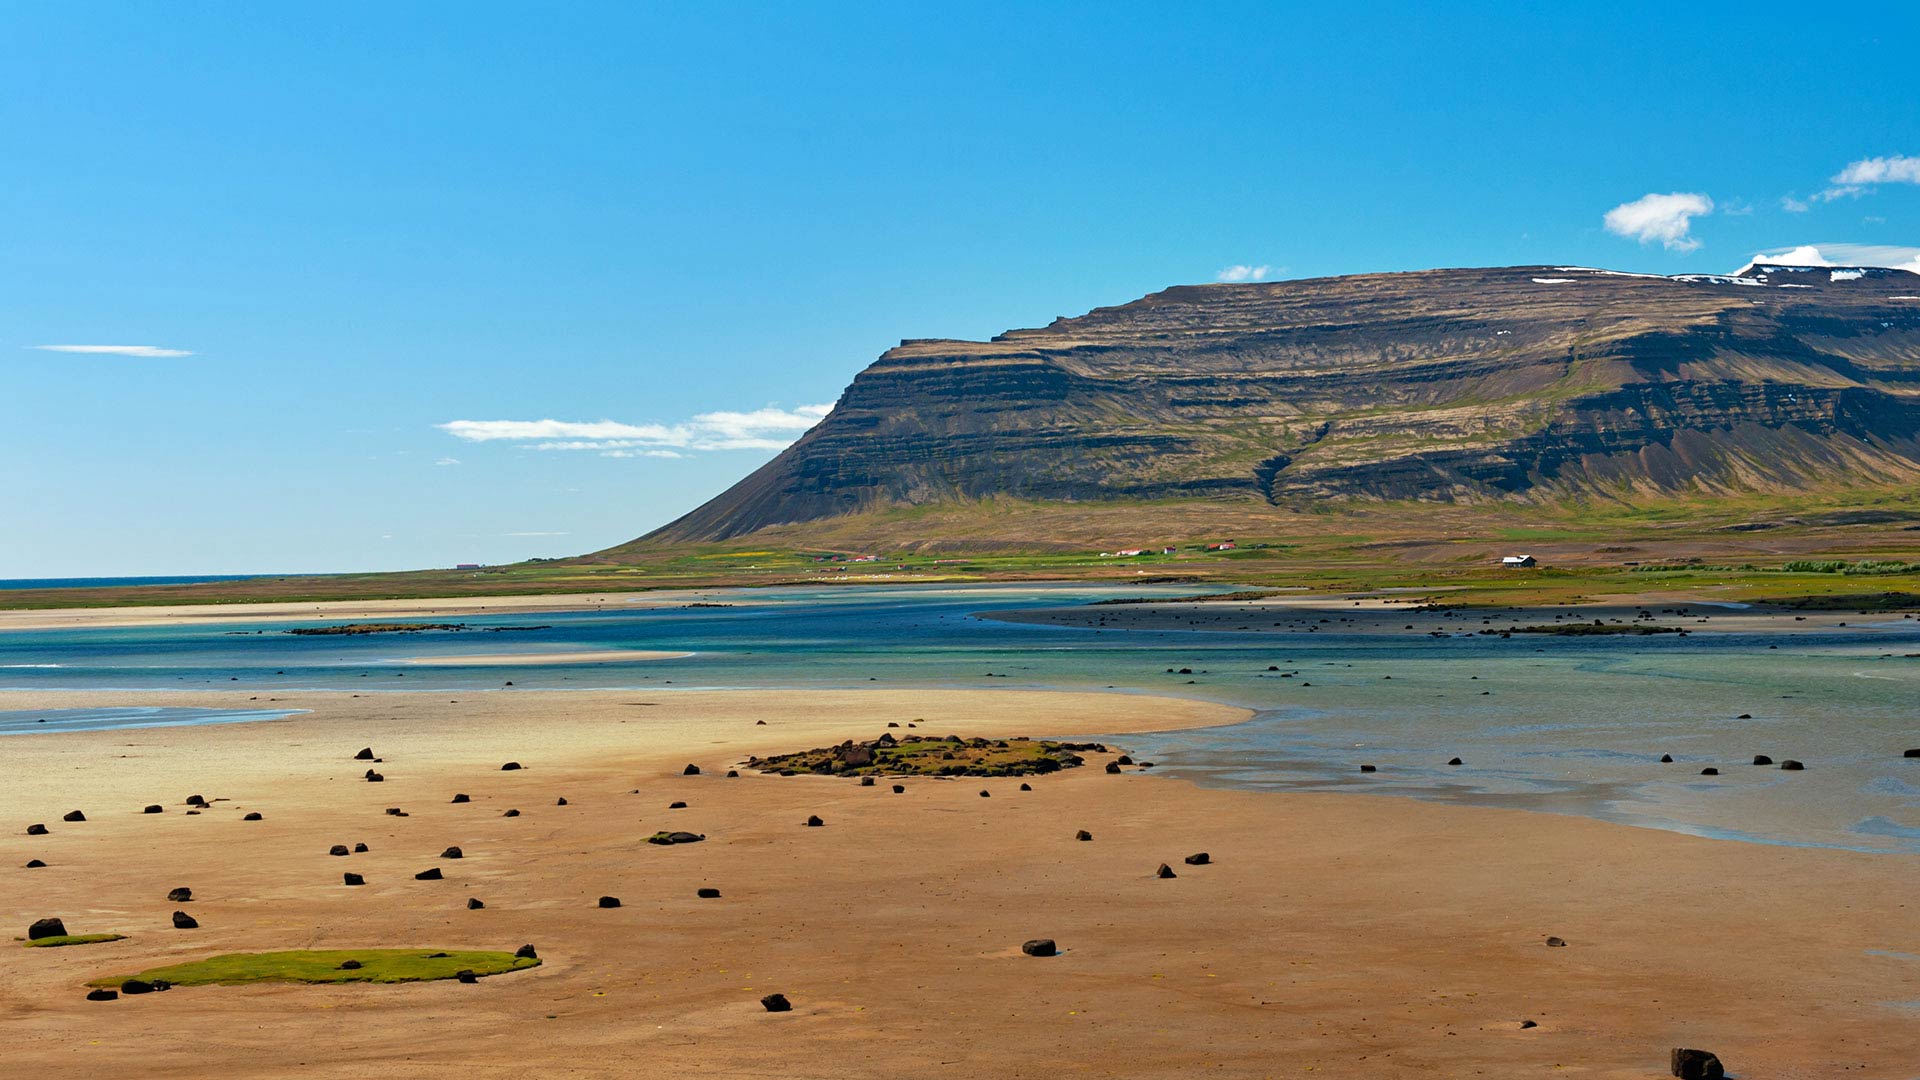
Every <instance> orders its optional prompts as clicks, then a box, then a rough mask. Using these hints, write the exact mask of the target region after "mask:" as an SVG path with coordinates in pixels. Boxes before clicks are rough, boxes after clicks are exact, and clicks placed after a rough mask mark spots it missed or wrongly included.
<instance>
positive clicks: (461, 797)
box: [453, 791, 473, 803]
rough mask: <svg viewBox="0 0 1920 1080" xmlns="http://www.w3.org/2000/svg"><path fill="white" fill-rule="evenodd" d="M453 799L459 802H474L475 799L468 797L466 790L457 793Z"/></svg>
mask: <svg viewBox="0 0 1920 1080" xmlns="http://www.w3.org/2000/svg"><path fill="white" fill-rule="evenodd" d="M453 801H454V802H457V803H463V802H472V801H473V800H472V799H469V798H467V794H466V792H464V791H463V792H461V793H459V794H457V795H455V796H454V797H453Z"/></svg>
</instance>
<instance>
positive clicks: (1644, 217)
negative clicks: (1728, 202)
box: [1603, 191, 1713, 251]
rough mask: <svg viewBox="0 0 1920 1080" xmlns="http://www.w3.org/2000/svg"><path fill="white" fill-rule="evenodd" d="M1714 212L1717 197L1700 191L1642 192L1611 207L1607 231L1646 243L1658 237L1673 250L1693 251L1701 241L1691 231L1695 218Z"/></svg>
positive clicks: (1607, 216) (1606, 220)
mask: <svg viewBox="0 0 1920 1080" xmlns="http://www.w3.org/2000/svg"><path fill="white" fill-rule="evenodd" d="M1712 212H1713V200H1712V199H1709V198H1707V197H1706V196H1705V195H1702V194H1699V193H1697V192H1683V191H1676V192H1672V193H1670V194H1667V195H1655V194H1649V195H1642V196H1641V197H1639V198H1638V199H1635V200H1633V201H1632V202H1630V203H1621V204H1620V205H1619V206H1616V207H1614V208H1613V209H1611V210H1609V211H1607V214H1606V217H1605V218H1604V219H1603V220H1604V221H1605V223H1606V227H1607V231H1608V232H1610V233H1612V234H1614V235H1615V236H1625V237H1628V238H1629V239H1633V240H1638V241H1640V242H1641V243H1643V244H1651V243H1653V242H1654V241H1655V240H1658V241H1660V243H1661V244H1662V245H1663V246H1664V247H1666V249H1667V250H1669V251H1693V250H1695V249H1696V248H1698V247H1699V246H1700V241H1699V240H1698V239H1696V238H1694V237H1693V236H1692V235H1690V234H1689V232H1688V230H1690V229H1691V228H1692V227H1693V219H1694V218H1696V217H1700V216H1702V215H1705V214H1710V213H1712Z"/></svg>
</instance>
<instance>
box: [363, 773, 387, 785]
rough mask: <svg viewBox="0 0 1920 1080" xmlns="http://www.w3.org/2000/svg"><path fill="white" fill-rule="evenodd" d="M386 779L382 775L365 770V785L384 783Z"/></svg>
mask: <svg viewBox="0 0 1920 1080" xmlns="http://www.w3.org/2000/svg"><path fill="white" fill-rule="evenodd" d="M386 779H387V778H386V777H385V776H384V775H382V774H380V773H377V772H374V771H373V770H372V769H368V770H367V783H369V784H380V783H385V782H386Z"/></svg>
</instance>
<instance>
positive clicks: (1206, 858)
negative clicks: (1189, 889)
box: [1185, 851, 1213, 866]
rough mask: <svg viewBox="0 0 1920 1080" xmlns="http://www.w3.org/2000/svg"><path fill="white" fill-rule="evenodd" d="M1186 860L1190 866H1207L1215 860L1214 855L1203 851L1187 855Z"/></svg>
mask: <svg viewBox="0 0 1920 1080" xmlns="http://www.w3.org/2000/svg"><path fill="white" fill-rule="evenodd" d="M1185 861H1186V864H1187V865H1188V866H1205V865H1207V864H1208V863H1210V862H1212V861H1213V856H1211V855H1209V854H1207V853H1206V852H1204V851H1201V852H1197V853H1195V854H1192V855H1189V856H1187V857H1186V860H1185Z"/></svg>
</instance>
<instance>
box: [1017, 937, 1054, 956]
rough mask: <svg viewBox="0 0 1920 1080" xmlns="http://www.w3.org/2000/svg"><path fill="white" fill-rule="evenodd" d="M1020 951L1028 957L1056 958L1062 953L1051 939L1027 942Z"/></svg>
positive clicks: (1035, 939)
mask: <svg viewBox="0 0 1920 1080" xmlns="http://www.w3.org/2000/svg"><path fill="white" fill-rule="evenodd" d="M1020 951H1021V952H1023V953H1026V954H1027V955H1028V956H1055V955H1058V954H1059V952H1060V950H1059V949H1058V948H1056V947H1055V946H1054V944H1053V939H1052V938H1050V937H1043V938H1034V939H1033V940H1032V941H1029V942H1025V943H1024V944H1022V945H1021V946H1020Z"/></svg>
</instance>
